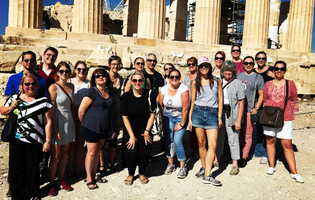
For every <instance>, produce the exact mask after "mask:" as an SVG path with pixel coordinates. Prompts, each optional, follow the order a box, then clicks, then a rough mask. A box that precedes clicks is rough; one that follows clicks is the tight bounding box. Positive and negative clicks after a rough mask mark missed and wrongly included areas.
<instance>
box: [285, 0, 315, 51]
mask: <svg viewBox="0 0 315 200" xmlns="http://www.w3.org/2000/svg"><path fill="white" fill-rule="evenodd" d="M313 17H314V0H303V1H301V0H291V1H290V12H289V27H288V29H289V38H288V42H289V50H290V51H296V52H307V53H309V52H311V46H312V32H313Z"/></svg>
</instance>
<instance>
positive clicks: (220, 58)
mask: <svg viewBox="0 0 315 200" xmlns="http://www.w3.org/2000/svg"><path fill="white" fill-rule="evenodd" d="M214 59H215V60H224V58H223V57H215V58H214Z"/></svg>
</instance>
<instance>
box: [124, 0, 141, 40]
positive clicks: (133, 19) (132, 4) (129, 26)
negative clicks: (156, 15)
mask: <svg viewBox="0 0 315 200" xmlns="http://www.w3.org/2000/svg"><path fill="white" fill-rule="evenodd" d="M138 15H139V0H126V2H125V5H124V23H123V30H122V32H123V35H125V36H130V37H131V36H133V34H134V33H137V30H138Z"/></svg>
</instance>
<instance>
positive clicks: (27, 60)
mask: <svg viewBox="0 0 315 200" xmlns="http://www.w3.org/2000/svg"><path fill="white" fill-rule="evenodd" d="M24 62H26V63H28V62H35V60H29V59H25V60H24Z"/></svg>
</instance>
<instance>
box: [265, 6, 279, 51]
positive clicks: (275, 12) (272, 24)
mask: <svg viewBox="0 0 315 200" xmlns="http://www.w3.org/2000/svg"><path fill="white" fill-rule="evenodd" d="M280 5H281V0H270V15H269V34H268V38H270V39H271V40H272V43H271V48H272V49H276V48H277V47H276V46H275V43H278V42H279V40H278V26H279V16H280Z"/></svg>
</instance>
